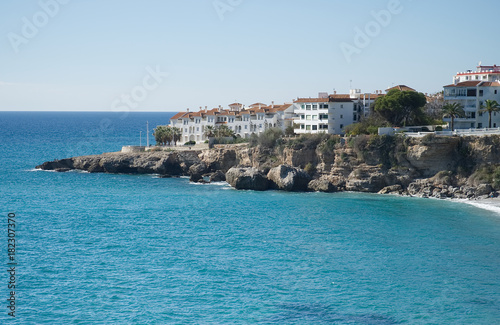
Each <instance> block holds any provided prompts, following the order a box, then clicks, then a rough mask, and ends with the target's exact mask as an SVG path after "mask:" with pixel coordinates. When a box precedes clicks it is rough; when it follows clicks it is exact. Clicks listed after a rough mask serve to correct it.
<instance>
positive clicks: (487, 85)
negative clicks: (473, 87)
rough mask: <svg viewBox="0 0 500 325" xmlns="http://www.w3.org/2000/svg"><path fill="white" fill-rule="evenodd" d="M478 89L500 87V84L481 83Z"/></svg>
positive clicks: (494, 82) (495, 82)
mask: <svg viewBox="0 0 500 325" xmlns="http://www.w3.org/2000/svg"><path fill="white" fill-rule="evenodd" d="M479 87H500V82H498V81H493V82H491V81H488V82H483V83H482V84H480V85H479Z"/></svg>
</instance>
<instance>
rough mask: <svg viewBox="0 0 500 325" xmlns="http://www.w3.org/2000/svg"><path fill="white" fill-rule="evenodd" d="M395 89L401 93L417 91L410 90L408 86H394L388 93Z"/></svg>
mask: <svg viewBox="0 0 500 325" xmlns="http://www.w3.org/2000/svg"><path fill="white" fill-rule="evenodd" d="M393 89H397V90H401V91H416V90H415V89H413V88H410V87H408V86H406V85H397V86H394V87H391V88H389V89H387V90H386V92H388V91H389V90H393Z"/></svg>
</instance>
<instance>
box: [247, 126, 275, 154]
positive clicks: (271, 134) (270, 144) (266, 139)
mask: <svg viewBox="0 0 500 325" xmlns="http://www.w3.org/2000/svg"><path fill="white" fill-rule="evenodd" d="M282 137H283V131H282V130H281V129H280V128H271V129H267V130H266V131H264V132H263V133H261V134H260V135H256V134H252V136H251V137H250V141H249V143H250V146H251V147H255V146H257V145H259V146H261V147H264V148H269V149H272V148H274V147H276V146H277V145H279V144H280V142H281V141H280V140H281V139H282Z"/></svg>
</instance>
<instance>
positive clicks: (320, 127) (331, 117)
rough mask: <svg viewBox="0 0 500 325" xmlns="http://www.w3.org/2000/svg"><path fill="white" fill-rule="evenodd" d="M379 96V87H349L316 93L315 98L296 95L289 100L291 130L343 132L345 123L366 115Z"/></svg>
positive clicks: (355, 120) (297, 132)
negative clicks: (372, 89)
mask: <svg viewBox="0 0 500 325" xmlns="http://www.w3.org/2000/svg"><path fill="white" fill-rule="evenodd" d="M380 96H383V95H382V92H381V91H378V92H377V93H376V94H371V93H361V90H359V89H353V90H351V91H350V94H345V95H344V94H336V93H335V94H333V95H328V94H327V93H320V94H319V95H318V97H317V98H298V99H297V100H295V101H294V103H293V109H294V113H295V118H294V125H295V127H294V129H295V133H296V134H304V133H313V134H314V133H329V134H344V133H345V131H344V129H345V127H346V126H348V125H350V124H353V123H356V122H359V121H360V119H361V118H362V117H364V116H367V115H369V113H370V106H371V104H373V103H374V102H375V100H376V99H377V98H378V97H380Z"/></svg>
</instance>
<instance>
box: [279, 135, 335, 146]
mask: <svg viewBox="0 0 500 325" xmlns="http://www.w3.org/2000/svg"><path fill="white" fill-rule="evenodd" d="M329 137H330V135H329V134H326V133H318V134H302V135H301V136H300V137H298V138H296V139H293V140H291V141H289V142H288V144H287V146H288V147H289V148H291V149H294V150H300V149H303V148H307V149H316V148H317V147H318V145H319V144H320V143H321V142H322V141H324V140H326V139H328V138H329Z"/></svg>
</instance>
